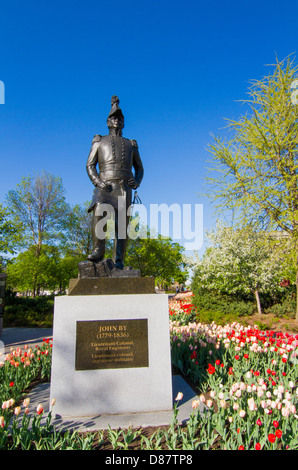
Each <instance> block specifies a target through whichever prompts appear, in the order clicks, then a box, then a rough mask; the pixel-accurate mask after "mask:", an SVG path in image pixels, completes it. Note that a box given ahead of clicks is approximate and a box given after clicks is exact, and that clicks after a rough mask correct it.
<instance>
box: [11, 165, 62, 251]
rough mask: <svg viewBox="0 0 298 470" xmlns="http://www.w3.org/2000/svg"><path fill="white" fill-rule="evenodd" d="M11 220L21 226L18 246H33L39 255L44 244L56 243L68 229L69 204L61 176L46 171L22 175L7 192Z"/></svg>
mask: <svg viewBox="0 0 298 470" xmlns="http://www.w3.org/2000/svg"><path fill="white" fill-rule="evenodd" d="M6 200H7V206H8V207H9V208H10V211H11V215H12V220H13V221H14V223H17V224H18V225H21V227H22V229H21V232H20V236H21V242H22V243H21V246H22V247H24V246H25V247H30V246H34V247H35V251H36V257H37V258H38V257H39V254H40V251H41V247H42V246H43V244H48V245H49V244H56V243H57V241H58V240H59V238H61V235H62V232H63V231H65V230H67V228H68V225H69V224H68V217H67V216H68V213H69V210H68V205H67V204H66V202H65V198H64V188H63V183H62V180H61V178H59V177H56V176H53V175H51V174H49V173H46V172H44V173H42V174H41V175H36V176H35V177H30V176H28V177H24V178H22V180H21V182H20V183H19V184H17V186H16V189H15V190H10V191H8V194H7V196H6Z"/></svg>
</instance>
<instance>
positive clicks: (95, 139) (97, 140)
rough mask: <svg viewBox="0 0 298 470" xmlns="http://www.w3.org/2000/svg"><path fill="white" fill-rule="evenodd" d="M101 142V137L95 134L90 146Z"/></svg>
mask: <svg viewBox="0 0 298 470" xmlns="http://www.w3.org/2000/svg"><path fill="white" fill-rule="evenodd" d="M100 141H101V135H99V134H97V135H95V136H94V137H93V140H92V144H94V143H95V142H100Z"/></svg>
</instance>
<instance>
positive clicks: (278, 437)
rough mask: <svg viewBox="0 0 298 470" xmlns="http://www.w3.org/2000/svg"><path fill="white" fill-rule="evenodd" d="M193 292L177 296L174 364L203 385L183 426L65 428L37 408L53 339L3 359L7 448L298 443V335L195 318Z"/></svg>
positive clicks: (2, 435) (0, 442)
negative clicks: (33, 403) (32, 400)
mask: <svg viewBox="0 0 298 470" xmlns="http://www.w3.org/2000/svg"><path fill="white" fill-rule="evenodd" d="M195 313H196V312H195V310H194V309H193V306H192V304H191V295H190V294H188V296H187V297H186V298H182V299H180V300H179V302H178V300H177V299H176V300H174V301H173V302H170V308H169V314H170V315H169V318H170V338H171V350H172V362H173V364H174V366H175V367H176V368H177V369H179V370H180V371H181V373H183V374H184V375H185V376H187V377H189V379H190V380H191V381H192V382H193V384H195V385H194V386H197V388H198V395H199V398H198V399H197V400H195V401H194V402H193V412H192V414H191V416H190V419H189V421H188V422H187V423H186V424H184V425H179V424H178V418H179V413H178V410H179V407H177V405H178V404H179V401H180V400H181V398H182V396H181V394H178V396H177V401H176V405H175V407H174V412H173V420H172V423H171V424H170V425H169V426H167V427H162V428H159V429H150V430H148V429H143V430H140V429H139V430H134V429H131V428H129V429H127V430H117V431H116V430H111V429H107V430H106V431H103V432H100V433H88V434H80V433H77V432H76V433H71V432H67V433H64V434H62V433H61V432H57V431H56V430H54V428H53V426H52V424H51V413H49V415H48V417H47V419H46V422H45V424H43V425H41V417H42V416H43V413H44V411H43V410H42V407H41V406H40V405H39V406H38V407H37V408H36V409H35V410H32V411H30V412H29V401H28V397H27V392H28V390H29V387H30V386H31V385H32V383H34V382H36V381H40V380H46V381H49V380H50V371H51V341H48V340H47V341H44V343H43V345H42V346H41V347H35V348H34V349H31V348H27V347H25V348H24V349H23V350H21V349H16V350H13V351H11V352H10V353H9V354H7V355H5V356H3V357H0V361H1V362H0V404H1V406H2V409H1V411H0V449H67V448H73V449H103V450H105V449H129V448H133V449H145V450H152V449H153V450H160V449H166V450H174V449H180V450H190V449H211V448H212V449H231V450H235V449H240V450H241V449H245V450H248V449H249V450H261V449H297V448H298V415H297V401H298V388H297V386H298V383H297V375H298V374H297V364H298V358H297V353H298V335H296V336H294V335H290V334H283V333H278V334H277V333H273V332H272V331H261V330H260V329H258V327H244V326H243V325H241V324H239V323H236V322H234V323H231V324H229V325H225V326H219V325H217V324H215V323H211V324H210V325H206V324H203V323H196V322H192V321H190V320H191V319H192V318H193V316H194V315H195Z"/></svg>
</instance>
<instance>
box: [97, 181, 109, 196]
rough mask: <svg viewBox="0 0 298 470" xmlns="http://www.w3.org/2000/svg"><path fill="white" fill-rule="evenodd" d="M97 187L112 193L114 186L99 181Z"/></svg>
mask: <svg viewBox="0 0 298 470" xmlns="http://www.w3.org/2000/svg"><path fill="white" fill-rule="evenodd" d="M96 186H98V188H100V189H103V190H104V191H106V192H107V193H109V192H111V191H112V189H113V188H112V185H110V184H109V183H105V182H104V181H100V180H99V181H98V182H97V184H96Z"/></svg>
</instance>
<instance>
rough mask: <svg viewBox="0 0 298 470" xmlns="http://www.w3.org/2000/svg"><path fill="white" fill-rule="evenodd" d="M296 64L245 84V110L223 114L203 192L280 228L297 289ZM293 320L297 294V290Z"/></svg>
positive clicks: (244, 220) (261, 224)
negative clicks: (236, 115) (222, 133)
mask: <svg viewBox="0 0 298 470" xmlns="http://www.w3.org/2000/svg"><path fill="white" fill-rule="evenodd" d="M297 70H298V67H297V66H295V65H294V63H293V62H292V61H291V60H290V58H287V59H286V60H284V61H282V62H279V61H278V60H277V61H276V64H275V65H274V67H273V71H272V72H271V73H270V74H269V75H268V76H265V77H264V78H263V79H262V80H257V81H254V82H253V83H252V86H251V87H250V88H249V91H248V95H249V98H250V99H248V100H245V103H247V104H248V105H249V112H248V113H247V114H246V115H245V116H242V117H241V118H240V119H239V120H238V121H233V120H229V126H228V127H229V130H230V132H231V133H232V135H231V138H230V139H229V140H227V139H225V138H221V137H217V138H214V142H213V143H212V144H211V145H210V146H209V152H210V153H211V154H212V157H213V163H214V165H213V169H214V170H215V171H217V172H219V176H218V177H216V178H208V181H209V183H210V184H211V185H212V192H211V193H209V196H210V197H211V198H212V200H213V201H214V203H215V205H216V207H217V209H219V210H225V211H226V210H227V211H229V210H230V211H232V214H233V217H235V221H236V222H239V223H240V225H242V226H250V225H254V226H255V227H256V230H268V231H276V230H279V231H285V232H286V233H287V234H288V236H289V239H290V240H291V246H292V250H293V251H294V252H295V260H296V261H295V264H296V268H295V269H296V284H297V289H298V160H297V150H298V120H297V118H298V106H297V105H295V104H293V102H292V100H291V93H292V92H293V90H292V89H291V84H292V83H293V81H294V78H295V75H296V74H297ZM297 320H298V295H297Z"/></svg>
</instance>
